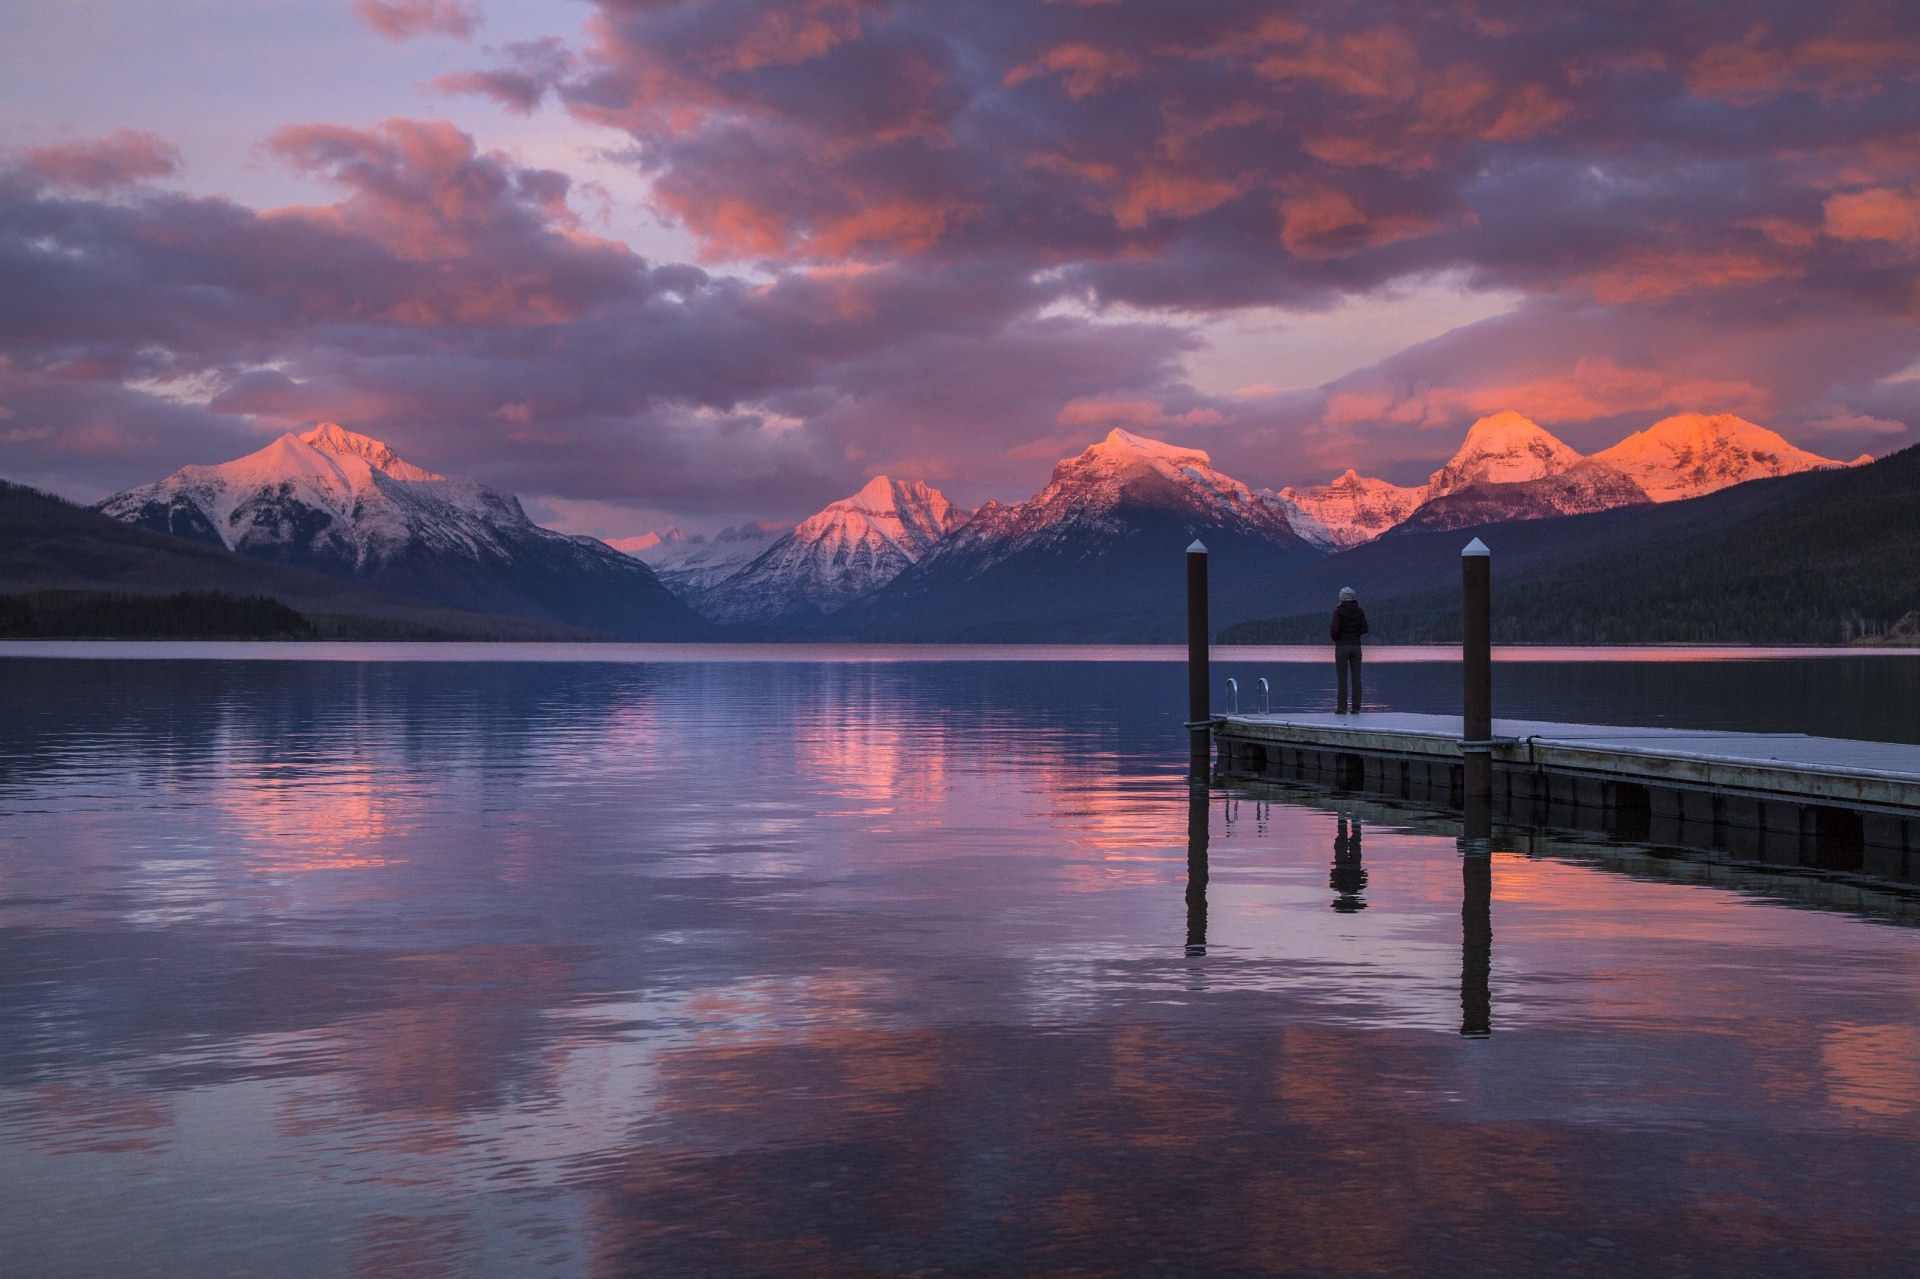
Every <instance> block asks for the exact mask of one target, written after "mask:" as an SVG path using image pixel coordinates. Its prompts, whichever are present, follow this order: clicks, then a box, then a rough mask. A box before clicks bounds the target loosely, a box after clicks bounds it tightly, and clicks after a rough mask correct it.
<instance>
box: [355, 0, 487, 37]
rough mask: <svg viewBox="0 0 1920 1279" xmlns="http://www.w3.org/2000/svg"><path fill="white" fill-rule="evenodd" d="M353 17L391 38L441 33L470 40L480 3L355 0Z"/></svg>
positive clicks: (477, 24)
mask: <svg viewBox="0 0 1920 1279" xmlns="http://www.w3.org/2000/svg"><path fill="white" fill-rule="evenodd" d="M353 16H354V17H356V18H358V19H360V21H362V22H364V23H366V25H367V27H368V28H369V29H371V30H373V31H375V32H378V33H379V34H380V35H383V36H385V37H387V39H389V40H409V39H412V38H413V37H414V36H423V35H442V36H452V37H454V38H455V39H458V40H471V39H472V38H473V33H474V32H475V31H477V30H478V29H479V27H480V21H481V18H480V6H479V5H477V4H464V3H461V0H353Z"/></svg>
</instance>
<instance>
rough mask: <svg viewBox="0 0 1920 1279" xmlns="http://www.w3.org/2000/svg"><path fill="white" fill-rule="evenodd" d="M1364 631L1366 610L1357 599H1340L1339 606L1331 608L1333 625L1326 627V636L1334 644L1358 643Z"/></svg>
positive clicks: (1365, 628)
mask: <svg viewBox="0 0 1920 1279" xmlns="http://www.w3.org/2000/svg"><path fill="white" fill-rule="evenodd" d="M1366 633H1367V613H1366V610H1365V609H1363V608H1361V607H1360V604H1359V601H1357V600H1341V601H1340V607H1339V608H1336V609H1334V610H1333V625H1332V626H1329V627H1328V628H1327V638H1329V639H1331V640H1332V641H1333V642H1334V643H1336V644H1358V643H1359V642H1360V637H1361V636H1362V635H1365V634H1366Z"/></svg>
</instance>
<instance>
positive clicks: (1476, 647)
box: [1460, 537, 1493, 839]
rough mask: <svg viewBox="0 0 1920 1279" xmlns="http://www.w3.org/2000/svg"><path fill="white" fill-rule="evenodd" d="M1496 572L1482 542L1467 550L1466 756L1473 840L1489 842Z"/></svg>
mask: <svg viewBox="0 0 1920 1279" xmlns="http://www.w3.org/2000/svg"><path fill="white" fill-rule="evenodd" d="M1492 569H1493V554H1492V552H1491V551H1489V550H1488V549H1487V544H1486V543H1485V542H1482V541H1481V540H1480V539H1479V538H1477V537H1476V538H1474V539H1473V540H1472V541H1471V542H1468V543H1467V544H1466V546H1465V547H1464V548H1463V549H1462V550H1461V552H1460V670H1461V680H1462V689H1461V692H1462V695H1463V700H1462V708H1461V723H1460V755H1461V760H1462V764H1463V768H1462V770H1461V771H1462V775H1463V781H1464V783H1465V785H1464V787H1463V789H1464V792H1465V793H1464V795H1463V799H1464V801H1465V806H1466V810H1467V837H1468V838H1469V839H1484V838H1487V837H1488V836H1490V835H1491V834H1492V833H1493V832H1492V820H1493V583H1492V576H1493V574H1492ZM1483 814H1484V816H1483ZM1476 817H1478V818H1479V819H1480V820H1478V821H1476V820H1475V819H1476ZM1483 828H1484V829H1483Z"/></svg>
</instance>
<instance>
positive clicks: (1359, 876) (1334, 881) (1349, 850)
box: [1327, 813, 1367, 915]
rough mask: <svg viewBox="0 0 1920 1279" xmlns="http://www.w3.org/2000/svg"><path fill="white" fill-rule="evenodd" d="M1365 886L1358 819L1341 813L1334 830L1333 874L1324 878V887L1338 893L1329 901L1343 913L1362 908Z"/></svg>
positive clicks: (1364, 870)
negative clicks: (1325, 880) (1362, 892)
mask: <svg viewBox="0 0 1920 1279" xmlns="http://www.w3.org/2000/svg"><path fill="white" fill-rule="evenodd" d="M1366 886H1367V868H1366V867H1365V866H1364V865H1362V864H1361V862H1360V819H1359V818H1358V817H1355V818H1353V819H1351V821H1349V819H1348V817H1347V815H1346V814H1345V813H1342V814H1340V819H1339V825H1338V826H1336V827H1335V828H1334V834H1333V874H1332V875H1331V876H1330V877H1329V878H1328V880H1327V887H1329V888H1331V889H1333V891H1334V892H1336V893H1338V894H1340V895H1339V896H1338V897H1336V898H1334V899H1333V901H1332V903H1331V905H1332V906H1333V908H1334V909H1335V910H1337V911H1339V912H1340V913H1341V914H1343V915H1351V914H1353V913H1354V912H1355V911H1361V910H1365V909H1366V908H1367V903H1366V902H1365V901H1363V900H1361V897H1360V893H1361V890H1362V889H1364V888H1366Z"/></svg>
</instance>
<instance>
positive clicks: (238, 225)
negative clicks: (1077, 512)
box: [0, 121, 1184, 514]
mask: <svg viewBox="0 0 1920 1279" xmlns="http://www.w3.org/2000/svg"><path fill="white" fill-rule="evenodd" d="M271 146H272V148H273V150H274V151H275V152H276V153H278V154H279V155H281V156H282V157H284V158H285V159H286V160H287V161H288V162H289V163H292V164H294V165H296V166H297V167H299V168H302V169H304V170H307V171H310V172H313V173H315V174H317V175H319V176H321V177H323V178H325V179H327V180H329V181H331V182H333V183H335V184H336V185H337V186H339V187H340V188H341V190H342V191H343V198H342V199H340V200H339V201H338V202H336V203H333V204H328V205H321V206H310V207H294V208H283V209H276V210H271V211H267V212H256V211H254V210H250V209H247V208H244V207H242V206H239V205H237V204H234V203H232V202H230V201H226V200H221V199H211V198H197V197H189V196H184V195H173V194H152V195H148V196H145V197H141V198H138V199H130V200H121V201H116V202H103V201H96V200H84V199H72V198H64V197H57V196H53V195H49V194H48V193H47V192H46V191H45V190H44V189H42V188H40V187H39V186H37V185H36V184H35V183H34V182H32V181H30V180H28V178H27V177H24V176H21V175H15V176H13V177H11V178H6V179H0V354H3V355H4V357H5V362H4V364H0V405H3V406H4V407H5V408H6V409H7V410H8V411H9V412H10V413H11V414H12V416H10V417H8V418H7V419H6V420H5V428H6V430H7V431H9V432H11V433H12V434H11V435H9V436H8V437H7V438H6V440H5V452H4V454H3V455H0V456H4V458H5V463H4V465H5V469H6V471H7V473H8V474H10V475H12V476H14V477H16V478H36V477H38V478H40V479H41V480H43V481H46V482H53V481H55V480H57V481H59V482H61V483H64V484H66V485H67V486H68V487H69V489H71V490H73V491H82V490H84V495H88V496H95V495H98V494H99V493H101V492H104V491H105V490H107V489H110V488H112V487H117V486H119V485H123V484H127V483H132V482H135V481H138V480H144V479H148V478H152V477H153V476H154V475H155V474H157V473H160V472H164V471H165V470H170V469H172V468H173V467H174V466H177V465H179V464H182V463H184V462H189V461H215V460H221V459H223V458H225V457H229V456H233V455H234V454H236V453H237V452H240V451H243V449H244V448H245V447H247V446H248V445H250V444H251V443H254V442H257V441H258V440H259V438H260V437H261V436H263V435H270V434H272V433H274V432H277V431H279V430H284V429H294V428H297V427H299V426H302V425H304V424H306V423H309V422H312V421H315V420H323V419H326V420H338V421H340V422H342V423H345V424H347V425H350V426H353V427H355V428H356V429H361V430H365V431H368V432H370V433H373V434H377V435H381V436H382V437H384V438H388V439H389V440H390V441H391V442H392V443H394V444H395V445H396V447H398V448H400V449H401V451H402V453H403V454H406V455H410V456H414V457H417V458H418V459H419V460H420V461H421V462H422V463H423V464H425V465H429V466H432V467H434V468H436V469H440V470H442V471H450V472H455V473H462V474H473V475H476V476H478V477H480V478H484V479H489V480H492V481H494V482H496V483H501V484H503V485H507V486H510V487H515V488H521V489H525V490H527V491H529V492H534V493H543V494H546V495H549V496H554V497H562V498H574V499H594V500H602V501H620V502H628V503H632V504H635V505H639V504H642V503H645V504H649V505H652V506H655V507H664V508H667V509H674V510H682V511H696V512H697V511H699V510H708V509H718V510H739V509H756V510H765V511H769V512H773V513H797V514H804V513H806V512H807V511H808V510H810V509H812V508H813V507H816V506H818V505H819V504H822V503H824V502H825V501H828V500H831V499H832V498H834V497H838V496H844V494H845V493H846V492H850V491H852V489H853V488H857V487H858V486H859V484H860V482H861V481H862V480H863V479H864V477H865V476H866V474H867V473H868V472H869V471H870V470H871V469H872V468H873V467H874V466H876V465H892V464H893V463H894V462H895V461H899V460H910V461H913V462H915V463H916V464H925V465H929V466H939V467H942V468H944V470H945V471H948V472H951V473H953V474H961V473H962V471H963V468H962V465H961V464H962V463H965V464H967V466H969V467H974V469H973V470H970V471H967V472H966V473H967V474H968V475H973V474H975V473H977V474H978V475H980V476H981V477H983V478H986V479H993V478H996V477H1000V476H1004V475H1006V474H1007V471H1006V468H1005V467H1004V466H1002V465H1000V463H1001V462H1002V461H1003V460H1004V457H1003V455H1004V454H1005V453H1006V452H1007V451H1008V450H1010V449H1013V448H1016V447H1017V446H1018V445H1019V444H1020V443H1022V442H1023V441H1026V440H1030V439H1032V438H1033V432H1034V431H1035V430H1048V429H1051V427H1052V421H1053V417H1054V414H1055V413H1056V411H1057V409H1058V407H1059V404H1060V402H1061V400H1062V399H1063V398H1064V397H1070V396H1072V395H1074V394H1080V393H1083V392H1091V391H1097V390H1101V389H1110V388H1113V387H1123V388H1124V387H1133V386H1138V385H1141V384H1143V383H1150V382H1155V381H1162V380H1166V379H1168V378H1170V377H1172V376H1174V364H1173V361H1174V358H1175V357H1176V356H1177V354H1178V353H1179V351H1180V350H1181V349H1182V343H1183V341H1184V339H1183V338H1182V337H1181V336H1180V334H1179V333H1178V332H1177V331H1175V330H1173V329H1172V328H1170V327H1168V326H1165V325H1153V324H1140V325H1133V326H1111V325H1102V324H1097V323H1094V322H1092V321H1090V320H1087V319H1084V318H1078V319H1076V318H1056V319H1051V320H1036V319H1032V318H1027V317H1031V315H1032V313H1033V312H1034V311H1035V310H1037V309H1038V308H1039V307H1040V306H1041V305H1042V304H1043V303H1044V302H1045V301H1046V300H1047V298H1048V297H1050V296H1051V294H1050V293H1049V291H1048V290H1047V289H1045V288H1043V287H1041V286H1038V285H1036V284H1035V283H1034V282H1033V281H1032V280H1031V279H1030V277H1029V273H1027V272H1025V271H1023V270H1018V269H1010V268H1006V267H1000V266H992V265H984V266H974V267H968V268H964V269H962V268H952V269H944V270H937V271H936V270H927V269H921V268H918V267H915V266H912V265H907V264H902V265H891V266H874V267H857V268H806V269H795V270H790V271H787V272H784V273H782V274H780V275H779V276H778V277H776V278H774V279H772V280H771V281H768V282H766V283H761V284H751V283H748V282H745V281H742V280H739V279H735V278H730V277H723V276H712V275H709V274H708V273H707V272H705V271H702V270H700V269H698V268H695V267H691V266H686V265H675V264H669V265H653V264H650V263H648V262H647V261H645V260H644V259H642V258H640V257H638V256H637V255H635V254H634V253H632V252H631V251H630V250H628V249H627V248H626V247H625V246H624V245H620V244H617V243H614V242H610V241H606V240H601V239H597V238H595V237H593V236H592V235H590V234H588V233H587V232H586V231H585V230H584V229H583V228H582V226H581V225H580V222H579V220H578V219H577V218H576V217H575V216H574V215H573V214H572V213H571V211H570V210H569V209H568V208H567V204H566V195H567V179H566V178H565V177H564V176H563V175H560V174H557V173H553V172H550V171H544V170H537V169H528V168H525V167H522V166H519V165H516V164H515V163H513V162H512V161H511V160H510V159H508V158H507V157H505V156H501V155H493V154H485V153H481V152H478V151H477V150H476V149H475V148H474V146H473V144H472V141H471V139H470V138H467V137H466V136H465V135H463V134H461V133H459V132H458V131H457V130H454V129H453V128H451V127H450V126H447V125H445V124H439V123H428V122H418V121H389V122H387V123H386V124H383V125H381V126H379V127H377V128H375V129H371V130H354V129H347V128H344V127H340V126H333V125H313V126H301V127H298V128H292V129H286V130H282V131H281V132H279V133H277V134H275V135H274V137H273V139H272V141H271ZM896 381H899V382H903V383H908V384H911V385H910V386H908V385H894V384H893V383H894V382H896ZM135 406H139V408H138V411H136V410H135ZM169 446H170V447H169ZM976 463H977V464H978V465H977V467H975V466H974V464H976ZM1028 465H1032V464H1028ZM1019 469H1021V468H1018V467H1016V468H1015V470H1016V471H1018V470H1019ZM83 475H84V476H85V477H86V478H85V481H84V482H79V481H77V479H76V477H79V476H83Z"/></svg>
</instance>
